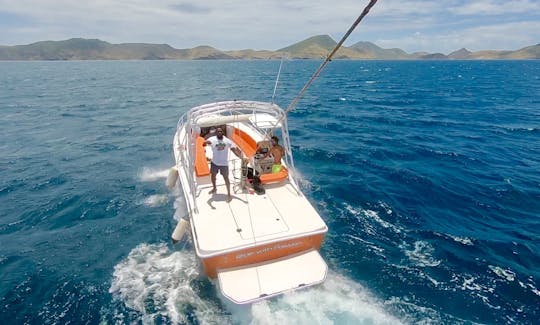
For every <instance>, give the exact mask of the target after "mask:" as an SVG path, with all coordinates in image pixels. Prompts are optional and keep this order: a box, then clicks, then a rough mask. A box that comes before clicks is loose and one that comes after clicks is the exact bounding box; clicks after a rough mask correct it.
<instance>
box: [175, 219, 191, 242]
mask: <svg viewBox="0 0 540 325" xmlns="http://www.w3.org/2000/svg"><path fill="white" fill-rule="evenodd" d="M188 227H189V221H187V220H186V219H184V218H182V219H180V221H178V224H177V225H176V228H174V231H173V233H172V235H171V239H172V242H173V244H176V243H177V242H179V241H180V240H182V238H183V237H184V235H185V234H186V232H187V230H188Z"/></svg>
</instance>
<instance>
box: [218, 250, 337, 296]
mask: <svg viewBox="0 0 540 325" xmlns="http://www.w3.org/2000/svg"><path fill="white" fill-rule="evenodd" d="M327 272H328V267H327V266H326V263H325V262H324V260H323V259H322V257H321V255H319V253H318V252H317V251H316V250H311V251H308V252H302V253H300V254H295V255H292V256H287V257H284V258H281V259H279V260H272V261H269V262H263V263H259V264H256V265H251V266H248V267H238V268H232V269H227V270H221V271H219V272H218V279H219V288H220V290H221V292H222V294H223V295H224V296H225V297H227V298H229V299H230V300H232V301H233V302H235V303H237V304H245V303H252V302H255V301H258V300H261V299H266V298H269V297H272V296H275V295H278V294H281V293H284V292H287V291H292V290H296V289H299V288H303V287H308V286H311V285H315V284H318V283H321V282H323V281H324V279H325V278H326V273H327ZM284 275H287V276H284Z"/></svg>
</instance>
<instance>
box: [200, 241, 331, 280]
mask: <svg viewBox="0 0 540 325" xmlns="http://www.w3.org/2000/svg"><path fill="white" fill-rule="evenodd" d="M324 235H325V234H317V235H312V236H307V237H300V238H295V239H289V240H284V241H279V242H274V243H270V244H265V245H260V246H255V247H250V248H247V249H242V250H238V251H235V252H231V253H227V254H223V255H218V256H213V257H208V258H203V259H201V262H202V264H203V267H204V272H205V273H206V275H207V276H208V277H210V278H215V277H216V276H217V271H218V270H219V269H228V268H231V267H237V266H242V265H250V264H255V263H260V262H265V261H269V260H273V259H277V258H280V257H284V256H288V255H292V254H296V253H300V252H303V251H306V250H309V249H319V248H320V247H321V244H322V241H323V239H324Z"/></svg>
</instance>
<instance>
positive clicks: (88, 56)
mask: <svg viewBox="0 0 540 325" xmlns="http://www.w3.org/2000/svg"><path fill="white" fill-rule="evenodd" d="M336 44H337V42H336V41H335V40H334V39H332V38H331V37H330V36H328V35H316V36H312V37H309V38H306V39H304V40H302V41H300V42H297V43H294V44H291V45H289V46H286V47H283V48H280V49H278V50H276V51H271V50H252V49H244V50H232V51H221V50H219V49H216V48H214V47H212V46H209V45H201V46H196V47H194V48H187V49H176V48H174V47H172V46H170V45H168V44H152V43H120V44H112V43H109V42H106V41H102V40H99V39H85V38H71V39H67V40H62V41H39V42H35V43H31V44H28V45H13V46H5V45H0V60H2V61H10V60H21V61H24V60H216V59H219V60H235V59H236V60H238V59H241V60H262V59H280V58H282V57H284V56H285V57H288V58H290V59H323V58H326V56H327V55H328V53H330V51H331V50H332V49H333V48H334V47H335V46H336ZM334 59H344V60H347V59H349V60H368V59H374V60H423V59H426V60H428V59H436V60H446V59H454V60H488V59H501V60H504V59H510V60H522V59H540V43H539V44H536V45H531V46H527V47H524V48H521V49H518V50H515V51H496V50H484V51H476V52H471V51H469V50H467V49H465V48H461V49H459V50H457V51H454V52H452V53H450V54H448V55H445V54H443V53H428V52H414V53H407V52H405V51H403V50H402V49H399V48H391V49H384V48H381V47H379V46H378V45H376V44H374V43H372V42H367V41H360V42H357V43H355V44H353V45H351V46H342V47H341V48H340V49H339V50H338V51H337V52H336V54H335V56H334Z"/></svg>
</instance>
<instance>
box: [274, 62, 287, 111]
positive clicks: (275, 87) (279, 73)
mask: <svg viewBox="0 0 540 325" xmlns="http://www.w3.org/2000/svg"><path fill="white" fill-rule="evenodd" d="M284 59H285V56H282V57H281V62H280V63H279V70H278V73H277V77H276V84H275V85H274V93H273V94H272V104H274V98H275V97H276V90H277V85H278V83H279V76H280V75H281V66H282V65H283V60H284Z"/></svg>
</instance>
